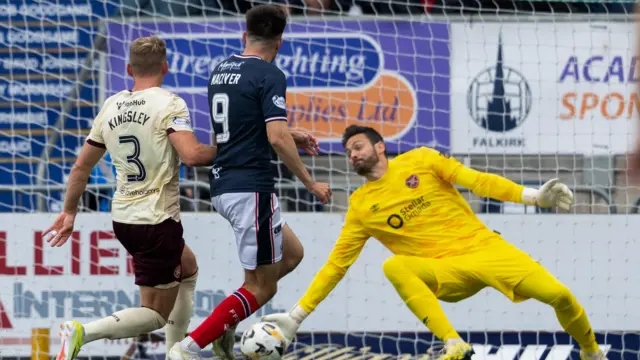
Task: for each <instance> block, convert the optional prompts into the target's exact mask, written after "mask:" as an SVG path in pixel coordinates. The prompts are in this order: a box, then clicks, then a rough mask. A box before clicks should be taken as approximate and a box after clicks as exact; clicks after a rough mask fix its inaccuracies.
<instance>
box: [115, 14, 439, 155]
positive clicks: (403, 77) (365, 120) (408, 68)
mask: <svg viewBox="0 0 640 360" xmlns="http://www.w3.org/2000/svg"><path fill="white" fill-rule="evenodd" d="M243 29H244V20H235V19H230V20H229V21H224V22H206V23H194V22H189V23H180V22H171V23H164V22H152V23H135V24H134V23H126V24H120V23H110V24H109V25H108V33H109V37H108V38H109V49H110V52H111V56H109V60H108V77H107V95H109V94H113V93H115V92H118V91H120V90H122V89H128V88H130V86H131V84H132V79H130V78H128V76H127V75H126V71H125V66H126V61H127V49H128V45H129V43H130V42H131V41H132V40H133V39H135V38H137V37H139V36H147V35H150V34H157V35H158V36H160V37H162V38H164V39H166V40H167V47H168V49H167V54H168V61H169V75H168V76H166V77H165V82H164V86H165V87H166V88H168V89H170V90H172V91H174V92H176V93H178V94H179V95H181V96H182V97H183V98H184V99H185V100H186V102H187V104H188V105H189V107H190V109H191V110H192V111H191V115H192V117H193V123H194V127H195V128H196V130H197V131H196V134H197V136H198V137H199V138H200V139H201V141H206V142H209V141H210V139H211V134H210V131H211V125H210V121H211V120H210V119H209V104H208V102H209V101H208V100H207V83H208V79H209V75H210V73H211V71H212V70H213V68H215V66H217V64H219V63H220V62H222V61H223V60H224V59H226V58H227V57H229V56H231V55H232V54H241V53H242V51H243V48H244V45H243V43H242V31H243ZM448 29H449V27H448V25H447V24H446V23H424V22H411V21H380V20H377V21H374V20H354V21H349V20H346V21H324V20H318V21H314V20H309V21H306V20H305V21H299V20H298V21H296V20H293V21H292V23H291V24H290V25H289V26H288V28H287V29H286V30H285V36H284V44H283V46H282V49H281V50H280V52H279V54H278V56H277V57H276V59H275V61H274V64H276V65H277V66H278V67H279V68H280V69H281V70H282V71H283V72H284V73H285V75H286V76H287V86H288V93H287V99H286V106H287V109H288V113H289V125H290V126H292V127H295V128H302V129H307V130H310V131H312V132H313V133H314V134H315V135H316V136H317V137H318V138H319V139H320V140H321V143H322V148H323V149H324V150H325V151H342V146H341V145H340V138H341V136H342V132H343V131H344V129H345V128H346V126H348V125H350V124H365V125H369V126H372V127H374V128H376V129H377V130H379V131H380V132H381V133H382V134H383V135H384V137H385V138H386V139H387V140H388V143H387V148H388V150H389V151H390V152H394V153H395V152H401V151H406V150H408V149H411V148H413V147H415V146H417V145H430V146H434V147H436V148H438V149H440V150H444V151H448V150H449V96H448V94H449V79H448V75H449V30H448ZM418 34H419V35H418ZM405 49H412V50H411V53H410V54H409V53H407V55H406V56H405V55H402V54H405V53H406V50H405ZM414 52H415V53H414Z"/></svg>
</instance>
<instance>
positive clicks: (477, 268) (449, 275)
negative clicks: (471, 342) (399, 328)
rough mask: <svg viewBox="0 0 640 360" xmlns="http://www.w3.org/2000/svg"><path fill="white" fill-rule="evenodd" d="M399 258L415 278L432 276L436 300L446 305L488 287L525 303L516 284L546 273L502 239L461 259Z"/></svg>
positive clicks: (460, 257) (458, 257) (454, 257)
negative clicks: (434, 283)
mask: <svg viewBox="0 0 640 360" xmlns="http://www.w3.org/2000/svg"><path fill="white" fill-rule="evenodd" d="M402 257H403V260H406V262H404V261H403V262H404V263H405V265H407V266H408V267H409V268H410V269H411V270H412V272H414V273H416V274H417V275H418V277H420V278H429V275H433V276H435V278H436V279H437V282H438V284H437V290H436V289H434V290H436V297H437V298H438V299H440V300H442V301H447V302H457V301H460V300H463V299H466V298H468V297H470V296H472V295H474V294H476V293H477V292H478V291H480V290H482V289H483V288H485V287H487V286H489V287H492V288H494V289H496V290H498V291H500V292H501V293H503V294H504V295H505V296H506V297H508V298H509V299H510V300H511V301H513V302H520V301H524V300H526V299H527V298H526V297H523V296H519V295H517V294H516V293H515V292H514V290H515V288H516V287H517V286H518V284H520V282H522V280H524V279H525V278H526V277H528V276H529V275H531V274H533V273H535V272H537V271H545V272H546V271H547V270H546V269H544V267H542V265H540V264H539V263H538V262H537V261H535V260H534V259H533V258H531V256H529V255H528V254H527V253H525V252H524V251H522V250H520V249H518V248H516V247H515V246H513V245H511V244H510V243H508V242H506V241H504V240H502V239H501V240H499V241H495V242H491V243H490V244H489V245H487V246H486V247H485V248H482V249H480V250H477V251H474V252H472V253H467V254H463V255H457V256H451V257H446V258H439V259H429V258H421V257H416V256H402ZM420 272H423V275H424V277H423V276H421V275H420ZM424 272H430V273H431V274H429V273H424Z"/></svg>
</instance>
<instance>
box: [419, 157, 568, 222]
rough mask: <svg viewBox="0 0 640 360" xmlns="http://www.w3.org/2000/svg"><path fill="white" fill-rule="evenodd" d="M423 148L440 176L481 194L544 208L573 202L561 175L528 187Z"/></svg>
mask: <svg viewBox="0 0 640 360" xmlns="http://www.w3.org/2000/svg"><path fill="white" fill-rule="evenodd" d="M420 151H422V152H423V154H424V160H425V163H426V166H428V167H430V168H431V169H433V171H434V172H435V173H436V174H437V175H438V176H439V177H440V178H442V179H443V180H445V181H447V182H449V183H452V184H456V185H460V186H462V187H465V188H467V189H469V190H471V191H473V193H474V194H476V195H478V196H481V197H488V198H492V199H496V200H500V201H508V202H514V203H520V204H527V205H535V206H539V207H543V208H544V207H553V206H556V207H559V208H561V209H563V210H569V209H570V208H571V205H572V204H573V193H572V192H571V190H569V187H567V185H565V184H563V183H560V182H559V181H558V179H552V180H549V181H547V182H546V183H545V184H544V185H542V187H540V189H533V188H527V187H524V186H522V185H520V184H516V183H515V182H513V181H511V180H509V179H506V178H504V177H502V176H499V175H496V174H489V173H485V172H480V171H477V170H474V169H471V168H468V167H466V166H464V165H462V164H461V163H460V162H458V161H457V160H456V159H454V158H451V157H448V156H446V155H443V154H441V153H440V152H438V151H436V150H433V149H429V148H426V147H422V148H420Z"/></svg>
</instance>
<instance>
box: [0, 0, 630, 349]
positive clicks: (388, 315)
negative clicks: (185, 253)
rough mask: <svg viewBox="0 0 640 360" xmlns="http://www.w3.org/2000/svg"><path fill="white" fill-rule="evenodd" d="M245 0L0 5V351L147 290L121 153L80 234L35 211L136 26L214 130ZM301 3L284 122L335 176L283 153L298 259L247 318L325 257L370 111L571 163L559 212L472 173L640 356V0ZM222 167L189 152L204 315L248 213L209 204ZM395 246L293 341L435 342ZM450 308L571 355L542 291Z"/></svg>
mask: <svg viewBox="0 0 640 360" xmlns="http://www.w3.org/2000/svg"><path fill="white" fill-rule="evenodd" d="M303 4H306V5H303ZM323 6H324V7H328V10H325V11H321V10H319V9H318V8H322V7H323ZM249 7H250V5H249V3H247V2H244V1H239V0H238V1H213V0H202V1H197V2H195V1H192V2H180V1H173V2H165V1H157V0H156V1H154V0H150V1H147V2H141V1H122V2H119V1H98V0H95V1H92V0H56V1H53V0H51V1H50V0H42V1H41V0H7V1H5V2H4V3H3V4H0V328H1V329H2V331H0V359H4V358H15V357H25V358H26V357H29V356H31V355H32V352H33V353H34V354H36V356H40V357H39V358H38V359H41V358H46V357H47V356H48V355H51V356H54V355H55V353H56V352H57V350H58V347H59V345H60V343H59V339H58V338H57V337H56V334H57V331H56V330H57V328H58V325H59V324H60V323H62V322H63V321H65V320H68V319H76V320H78V321H80V322H89V321H92V320H96V319H98V318H100V317H102V316H108V315H110V314H111V313H112V312H113V311H117V310H120V309H122V308H126V307H131V306H137V305H139V303H140V299H139V293H138V291H137V289H136V287H135V285H134V284H133V267H132V265H131V261H130V258H129V257H128V256H127V254H126V252H125V251H124V249H123V248H122V247H121V246H120V245H119V244H118V242H117V239H115V237H114V235H113V233H112V232H111V220H110V215H109V211H110V204H109V202H110V198H111V194H112V193H113V191H114V189H115V184H114V175H113V169H112V166H111V162H110V159H109V157H108V155H107V156H105V158H104V159H103V160H101V162H100V163H99V165H98V166H97V167H96V168H95V169H94V171H93V172H92V174H91V177H90V179H89V184H88V190H87V191H86V193H85V194H84V195H83V198H82V203H81V211H82V212H81V214H80V215H79V217H78V220H77V224H76V225H77V226H76V231H75V232H74V235H73V236H72V239H71V240H70V241H69V243H68V244H66V245H65V246H64V247H62V248H60V249H51V248H50V247H49V246H48V245H46V243H44V242H43V239H42V230H43V229H45V228H47V227H48V226H49V225H50V224H51V222H52V221H53V218H54V216H55V214H54V213H56V212H58V211H60V209H61V206H62V200H63V197H64V189H65V185H66V178H67V176H68V174H69V171H70V169H71V166H72V165H73V163H74V161H75V158H76V156H77V154H78V151H79V148H80V147H81V146H82V144H83V142H84V139H85V137H86V135H87V134H88V132H89V129H90V127H91V123H92V119H93V117H94V116H95V115H97V113H98V111H99V107H100V105H101V104H102V102H103V101H104V99H106V98H107V97H108V96H110V95H112V94H114V93H115V92H117V91H120V90H122V89H127V88H130V87H131V85H132V79H131V78H129V77H128V76H127V73H126V63H127V54H128V46H129V44H130V42H131V41H132V40H133V39H135V38H137V37H139V36H148V35H152V34H157V35H158V36H160V37H161V38H163V39H165V40H166V42H167V61H168V64H169V74H168V75H167V76H166V78H165V81H164V85H163V86H164V87H166V88H167V89H170V90H171V91H174V92H176V93H178V94H179V95H181V96H182V97H183V98H184V99H185V100H186V102H187V104H188V106H189V109H190V111H191V116H192V122H193V124H194V128H195V131H196V135H197V137H198V138H199V139H200V140H201V141H203V142H205V143H208V142H209V141H210V139H211V135H212V133H211V124H210V119H209V105H208V100H207V81H208V76H209V74H210V71H211V70H212V68H213V67H215V66H216V65H217V64H218V63H220V62H221V61H222V60H223V59H225V58H226V57H228V56H230V55H231V54H234V53H235V54H237V53H241V52H242V50H243V44H242V36H241V35H242V30H243V28H244V22H243V18H242V16H238V14H239V13H241V12H243V11H246V9H247V8H249ZM289 8H290V11H291V15H292V16H291V18H290V24H289V26H288V28H287V30H286V33H285V41H284V44H283V47H282V49H281V51H280V53H279V55H278V57H277V58H276V60H275V61H274V63H275V64H276V65H277V66H278V67H279V68H280V69H281V70H282V71H283V72H284V73H285V74H286V75H287V85H288V94H287V108H288V113H289V124H290V126H291V127H293V128H298V129H305V130H308V131H311V132H312V133H313V134H314V135H315V136H317V137H318V139H319V140H320V144H321V149H322V151H321V154H320V155H319V156H317V157H306V156H305V157H304V161H305V163H306V164H307V165H308V167H309V169H310V170H311V172H312V174H313V176H314V177H315V178H316V179H318V180H321V181H327V182H329V183H330V184H331V186H332V189H333V194H334V195H333V199H332V201H331V203H330V204H328V205H324V206H323V205H321V204H320V203H319V202H317V201H316V200H315V199H314V197H313V196H312V195H310V194H309V193H308V192H307V191H306V190H305V189H304V186H302V185H301V184H300V183H299V182H298V181H297V180H295V178H294V177H293V176H292V175H291V174H290V173H289V172H288V171H287V170H286V168H285V167H284V166H283V165H282V164H281V163H277V165H278V166H277V169H278V175H277V176H278V180H279V181H278V184H277V193H278V196H279V198H280V200H281V205H282V209H283V210H284V211H285V212H286V215H285V217H286V220H287V222H288V223H289V224H290V226H291V227H292V228H293V229H294V231H295V232H296V233H297V234H298V236H299V237H300V239H302V242H303V244H304V246H305V252H306V255H305V260H304V261H303V263H302V264H301V266H300V267H299V268H298V269H296V271H295V272H294V273H292V274H291V275H289V276H287V277H286V278H285V279H283V281H282V282H281V284H280V285H279V292H278V294H277V295H276V297H275V298H274V299H273V300H272V301H271V302H269V304H267V305H266V306H265V307H264V308H263V309H261V310H260V311H259V312H258V313H257V314H256V315H255V316H254V317H251V318H250V319H248V320H246V321H244V322H243V323H242V324H241V326H240V328H239V330H238V331H239V332H241V331H242V330H243V329H244V328H246V326H247V325H248V324H250V323H252V322H254V321H256V320H257V319H258V318H259V317H260V316H262V315H264V314H268V313H273V312H280V311H286V310H288V308H289V307H290V306H291V305H293V303H294V302H295V301H297V300H298V298H299V297H300V296H301V295H302V294H303V293H304V291H305V290H306V286H307V284H308V283H309V282H310V281H311V279H312V278H313V276H314V274H315V272H316V271H317V270H318V269H319V268H320V267H321V266H322V265H323V263H324V261H325V260H326V257H327V255H328V253H329V251H330V250H331V246H332V244H333V241H334V240H335V239H337V237H338V234H339V232H340V227H341V225H342V221H343V216H344V211H345V210H346V208H347V205H348V197H349V195H350V194H351V192H353V191H354V190H355V189H356V188H357V187H358V186H360V185H361V184H362V183H363V180H362V179H361V178H360V177H359V176H357V175H356V174H355V173H354V172H353V171H352V170H351V169H350V167H349V164H348V160H347V159H346V157H345V154H344V149H343V148H342V146H341V144H340V138H341V134H342V132H343V131H344V129H345V128H346V126H348V125H351V124H362V125H367V126H372V127H373V128H375V129H376V130H378V131H379V132H380V133H381V134H382V135H383V136H384V137H385V140H386V146H387V150H388V152H389V155H390V156H391V157H394V156H396V155H397V154H401V153H403V152H406V151H409V150H411V149H413V148H415V147H419V146H428V147H433V148H436V149H438V150H440V151H442V152H445V153H449V154H451V155H452V156H454V157H456V158H457V159H458V160H459V161H460V162H461V163H463V164H464V165H467V166H470V167H473V168H475V169H477V170H480V171H487V172H492V173H497V174H500V175H503V176H505V177H508V178H509V179H512V180H513V181H515V182H518V183H521V184H524V185H526V186H532V187H537V186H540V185H541V184H543V183H544V182H545V181H547V180H549V179H552V178H556V177H557V178H559V179H561V180H562V181H564V182H565V183H567V184H568V185H569V186H570V187H571V188H572V189H573V191H574V192H575V194H576V206H575V207H574V209H573V210H572V211H571V213H570V214H561V215H558V216H553V217H551V216H548V215H546V214H545V211H543V210H542V209H538V208H536V207H526V206H523V205H517V204H515V205H514V204H506V203H501V202H497V201H494V200H491V199H486V198H482V197H479V196H477V195H474V194H473V193H472V192H471V191H469V190H467V189H463V188H460V191H461V193H462V194H463V196H464V197H465V199H467V200H468V202H469V204H470V205H471V207H472V208H473V210H474V211H476V212H477V213H479V216H480V217H481V219H482V220H483V221H484V222H485V223H486V224H487V225H488V226H490V227H491V228H492V229H495V230H496V231H499V232H500V233H502V235H503V236H504V237H505V238H506V239H507V240H509V241H510V242H512V243H514V244H515V245H517V246H518V247H520V248H522V249H523V250H525V251H527V252H528V253H530V254H531V256H532V257H534V258H535V259H536V260H538V261H540V262H541V263H542V264H543V265H545V266H546V267H547V268H548V269H549V270H550V271H551V272H553V273H554V274H555V275H556V276H557V277H558V278H559V279H560V280H562V281H563V283H565V284H566V285H567V286H568V287H569V288H570V289H571V290H572V291H573V293H574V294H575V296H576V297H577V298H578V300H579V301H580V302H581V304H582V305H583V306H584V307H585V309H586V311H587V313H588V315H589V317H590V320H591V321H592V323H593V326H594V329H595V330H596V332H597V340H598V342H599V344H601V345H602V346H603V349H605V350H607V351H608V354H609V358H610V359H618V358H625V359H626V358H629V359H630V358H637V357H638V354H639V350H640V339H639V338H638V335H636V334H635V332H634V331H636V330H640V328H639V327H638V326H637V324H638V323H640V313H639V312H638V309H637V304H638V301H639V300H640V291H638V290H637V289H638V288H639V287H638V286H637V284H639V283H640V278H638V276H637V275H636V274H637V269H636V267H637V265H636V264H635V261H634V260H635V257H636V254H638V253H640V245H638V243H637V239H636V238H635V237H634V234H636V233H637V232H636V230H639V229H635V227H637V226H638V225H636V223H637V222H636V221H634V219H635V218H634V217H633V214H636V213H637V210H638V208H637V206H638V204H639V203H640V202H639V201H638V200H639V199H640V191H639V190H638V188H637V187H636V186H634V185H633V184H632V183H631V182H630V181H629V179H628V177H627V173H626V158H625V153H626V152H627V151H628V150H630V149H631V148H632V147H633V146H634V144H635V139H634V138H635V134H636V129H635V124H636V122H637V119H636V118H637V116H638V114H637V112H638V106H639V102H640V100H639V99H638V94H637V92H636V86H637V84H636V83H637V81H638V80H637V76H638V75H636V71H637V69H636V67H637V59H636V57H635V56H634V48H635V46H634V44H635V43H636V40H635V32H634V23H633V18H632V16H631V15H630V14H625V11H627V12H628V11H630V9H631V4H630V2H624V1H619V2H616V3H615V4H614V3H611V4H609V5H607V6H605V5H604V4H603V2H601V1H594V2H588V1H581V2H578V1H564V2H550V1H535V0H531V1H515V2H514V1H510V2H501V1H462V0H460V1H444V0H442V1H441V0H438V1H433V0H410V1H408V2H405V1H385V2H382V1H373V2H368V1H362V2H361V1H355V2H353V4H352V2H351V1H344V0H317V1H316V0H304V1H302V0H301V1H300V2H299V3H296V4H294V5H291V6H290V7H289ZM209 171H210V169H208V168H187V167H183V169H182V170H181V208H182V210H183V211H184V215H183V222H184V228H185V240H186V241H187V244H189V245H190V246H191V247H192V248H193V249H194V251H195V252H196V254H198V261H199V269H200V277H199V280H198V281H199V283H198V286H197V291H196V294H195V298H194V315H193V318H192V321H191V325H190V328H189V329H193V328H194V327H195V326H197V325H198V324H199V323H200V322H201V321H202V320H203V319H204V318H206V316H207V315H208V314H209V313H210V312H211V310H212V309H213V307H214V306H215V305H216V304H218V303H219V302H220V301H221V300H222V299H224V297H225V296H226V295H227V294H229V293H230V292H232V291H233V290H234V289H235V288H237V286H238V285H239V284H241V283H242V281H243V279H242V272H241V271H240V269H241V268H240V265H239V263H238V261H237V259H236V258H237V256H236V255H235V254H236V247H235V242H234V241H233V239H234V237H233V233H232V231H231V229H230V228H229V226H228V225H227V223H226V222H225V221H224V220H222V219H221V218H220V217H218V216H212V215H211V214H210V212H211V204H210V200H209V189H208V186H209V185H208V173H209ZM554 212H555V211H554ZM388 256H389V252H388V251H387V250H386V249H384V248H383V247H382V246H381V245H380V244H378V243H377V242H375V241H370V242H369V243H368V244H367V246H366V248H365V250H364V252H363V253H362V255H361V258H360V259H359V260H358V262H357V263H356V264H355V265H354V266H353V267H352V268H351V269H350V271H349V273H348V275H347V277H346V278H345V280H344V281H343V282H342V283H341V284H340V285H339V286H338V287H337V288H336V289H335V290H334V292H333V293H332V295H330V296H329V298H328V299H327V300H326V301H325V302H323V303H322V304H321V305H320V306H319V307H318V310H317V311H316V313H314V314H313V315H312V316H310V317H309V319H308V320H307V321H306V322H305V324H304V326H303V327H302V329H301V333H300V334H299V336H298V338H297V341H296V342H295V343H294V344H293V345H292V348H291V349H290V352H289V354H288V355H287V356H288V357H289V358H301V359H302V358H303V359H305V360H307V359H322V360H329V359H341V360H346V359H349V360H351V359H356V358H357V359H367V360H371V359H386V358H392V357H396V356H401V357H403V358H413V357H422V356H424V354H425V353H426V350H427V349H428V348H429V347H431V346H432V345H433V344H436V343H437V341H436V339H434V338H433V337H432V335H431V334H429V332H428V331H427V329H426V328H425V327H424V326H423V325H422V324H421V323H420V322H419V321H418V320H417V319H415V318H414V317H413V315H412V314H411V313H410V312H409V310H408V309H406V307H405V306H404V304H403V303H402V302H401V300H400V298H399V297H398V296H397V295H396V294H395V290H394V289H393V287H392V286H391V285H390V284H389V283H388V281H387V280H386V279H385V277H384V275H383V273H382V269H381V264H382V263H383V262H384V260H385V259H386V258H387V257H388ZM443 306H444V309H445V312H446V313H447V314H448V316H449V317H450V319H451V321H452V323H453V324H454V325H455V326H456V328H457V329H458V330H459V331H460V334H461V335H462V336H463V337H464V338H465V339H467V340H469V341H470V342H472V343H473V345H474V347H475V350H476V355H475V358H476V359H500V360H511V359H515V358H521V359H526V360H531V359H536V360H538V359H546V358H552V359H557V360H564V359H567V358H569V357H571V358H577V357H578V348H577V346H576V345H575V342H574V341H573V340H571V339H570V337H569V336H568V335H567V334H566V333H564V332H563V331H562V329H561V327H560V326H559V325H558V323H557V320H556V318H555V316H554V313H553V311H552V310H551V309H550V308H549V307H548V306H546V305H542V304H538V303H535V302H533V301H528V302H526V303H523V304H517V305H514V304H512V303H510V302H509V301H508V300H507V299H506V298H505V297H504V296H502V295H501V294H499V293H497V292H496V291H493V290H491V291H489V290H483V291H481V292H480V293H479V294H478V295H477V296H475V297H474V298H472V299H469V300H466V301H464V302H460V303H456V304H444V305H443ZM34 329H48V330H49V332H50V334H49V335H43V336H45V337H49V336H50V338H51V339H50V341H45V342H39V341H36V340H34V339H32V338H31V337H30V336H31V333H32V331H33V330H34ZM45 334H46V332H45ZM162 334H163V333H162V331H161V330H159V331H157V332H154V334H153V336H151V337H149V336H146V337H145V338H144V339H143V338H140V339H125V340H116V341H103V340H101V341H97V342H94V343H91V344H88V345H87V346H86V347H85V348H84V350H83V351H82V353H81V356H91V357H92V358H93V357H95V358H105V357H109V358H111V357H113V358H121V357H123V356H124V355H126V356H127V357H130V358H145V357H146V358H153V357H154V356H156V357H157V356H162V354H164V353H165V345H164V341H163V340H162V339H163V335H162ZM205 355H206V356H211V354H210V352H207V353H206V354H205Z"/></svg>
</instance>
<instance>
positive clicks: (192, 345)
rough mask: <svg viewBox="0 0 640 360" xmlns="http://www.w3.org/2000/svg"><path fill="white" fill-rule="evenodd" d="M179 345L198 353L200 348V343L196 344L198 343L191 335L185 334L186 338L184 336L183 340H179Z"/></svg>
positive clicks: (183, 348)
mask: <svg viewBox="0 0 640 360" xmlns="http://www.w3.org/2000/svg"><path fill="white" fill-rule="evenodd" d="M180 347H181V348H182V350H186V351H188V352H192V353H198V352H199V351H200V350H202V349H201V348H200V345H198V343H197V342H196V341H195V340H193V339H192V338H191V336H187V337H186V338H184V340H182V341H181V342H180Z"/></svg>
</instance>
